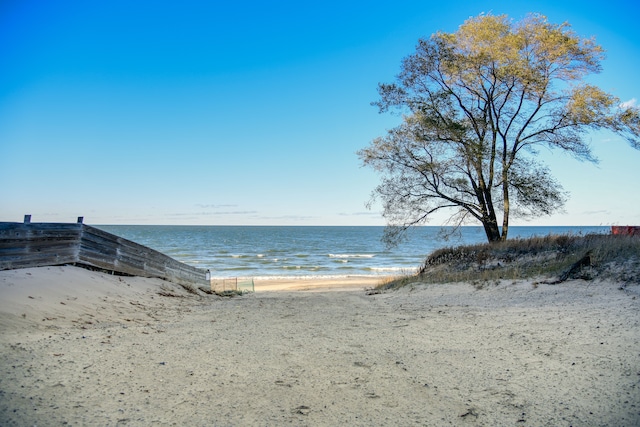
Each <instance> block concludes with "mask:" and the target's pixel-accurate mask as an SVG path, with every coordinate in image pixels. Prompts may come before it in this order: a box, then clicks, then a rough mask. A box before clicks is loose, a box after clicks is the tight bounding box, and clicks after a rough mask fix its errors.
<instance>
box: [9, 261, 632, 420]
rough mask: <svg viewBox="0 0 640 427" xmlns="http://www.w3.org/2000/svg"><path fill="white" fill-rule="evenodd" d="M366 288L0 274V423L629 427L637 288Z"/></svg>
mask: <svg viewBox="0 0 640 427" xmlns="http://www.w3.org/2000/svg"><path fill="white" fill-rule="evenodd" d="M374 284H375V283H371V281H368V282H367V281H365V280H362V279H358V278H353V279H350V280H347V281H340V282H327V281H313V280H311V281H292V282H274V281H268V283H256V292H255V293H252V294H246V295H243V296H240V297H231V298H230V297H218V296H213V295H200V296H195V295H192V294H189V293H187V292H186V291H185V290H184V289H182V288H181V287H179V286H176V285H174V284H171V283H168V282H164V281H161V280H157V279H144V278H138V277H119V276H111V275H106V274H103V273H99V272H94V271H89V270H84V269H80V268H75V267H42V268H29V269H22V270H8V271H0V425H3V426H14V425H15V426H24V425H41V426H44V425H132V426H147V425H220V426H246V425H257V426H274V425H296V426H336V425H354V426H355V425H357V426H383V425H391V426H414V425H430V426H449V425H453V426H458V425H462V426H464V425H473V426H635V425H640V298H638V297H639V295H640V287H638V286H635V285H634V286H631V285H627V286H622V285H621V284H619V283H613V282H606V281H593V282H585V281H580V280H577V281H575V280H574V281H568V282H565V283H562V284H558V285H546V284H534V283H532V282H530V281H520V282H512V281H509V282H501V283H499V284H486V285H484V286H483V287H481V288H479V287H474V286H472V285H470V284H464V283H461V284H448V285H414V286H408V287H406V288H403V289H401V290H399V291H395V292H387V293H380V294H372V295H369V294H368V293H367V292H365V291H364V288H367V287H370V286H372V285H374ZM170 295H172V296H170Z"/></svg>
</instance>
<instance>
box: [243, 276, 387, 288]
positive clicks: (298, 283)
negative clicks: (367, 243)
mask: <svg viewBox="0 0 640 427" xmlns="http://www.w3.org/2000/svg"><path fill="white" fill-rule="evenodd" d="M388 279H389V277H387V276H345V277H322V278H316V277H310V276H309V277H293V278H284V277H274V278H258V279H254V287H255V291H256V292H268V291H346V290H364V289H367V288H373V287H375V286H376V285H378V284H380V283H382V282H384V281H385V280H388Z"/></svg>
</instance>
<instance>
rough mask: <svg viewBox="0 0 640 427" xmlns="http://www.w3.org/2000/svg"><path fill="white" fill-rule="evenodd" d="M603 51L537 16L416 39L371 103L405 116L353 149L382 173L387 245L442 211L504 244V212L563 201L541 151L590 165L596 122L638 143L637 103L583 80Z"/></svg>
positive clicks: (537, 210)
mask: <svg viewBox="0 0 640 427" xmlns="http://www.w3.org/2000/svg"><path fill="white" fill-rule="evenodd" d="M603 52H604V51H603V49H602V48H601V47H600V46H599V45H597V44H596V43H595V40H594V39H585V38H580V37H578V36H577V35H575V34H574V32H573V31H572V30H571V27H570V25H569V24H567V23H563V24H560V25H554V24H551V23H549V22H548V21H547V19H546V18H545V17H544V16H541V15H537V14H531V15H528V16H527V17H525V18H524V19H523V20H521V21H519V22H516V23H514V22H512V21H511V20H510V19H509V18H508V17H507V16H506V15H500V16H494V15H480V16H478V17H474V18H470V19H469V20H467V21H466V22H465V23H464V24H463V25H461V26H460V27H459V29H458V31H457V32H455V33H443V32H438V33H435V34H433V35H432V36H431V38H429V39H421V40H419V42H418V45H417V47H416V52H415V53H414V54H412V55H410V56H409V57H407V58H405V59H404V60H403V62H402V67H401V72H400V74H399V75H398V76H397V80H396V82H395V83H392V84H380V85H379V87H378V91H379V94H380V100H379V101H377V102H375V103H373V105H377V106H378V107H379V109H380V112H386V111H388V110H389V109H391V108H396V109H400V110H401V111H403V112H404V113H405V115H404V117H403V121H402V124H401V125H399V126H398V127H397V128H395V129H392V130H390V131H389V132H388V133H387V135H385V136H383V137H380V138H377V139H375V140H373V141H372V142H371V144H370V145H369V146H368V147H367V148H365V149H362V150H360V151H358V156H359V157H360V158H361V160H362V161H363V164H364V165H366V166H371V167H373V168H374V169H375V170H377V171H378V172H380V173H381V174H382V181H381V183H380V184H379V185H378V186H377V188H376V189H375V190H374V192H373V200H375V199H380V200H381V201H382V205H383V216H384V217H385V219H386V221H387V225H388V226H387V228H386V232H385V237H384V239H385V240H386V241H387V243H389V244H394V243H397V241H398V240H399V239H401V237H402V236H403V234H404V232H405V231H406V230H407V229H408V228H409V227H411V226H413V225H418V224H421V223H424V222H425V221H427V220H428V219H429V218H430V217H431V216H432V214H433V213H435V212H436V211H440V210H443V209H450V210H451V209H453V210H452V212H453V213H452V214H451V216H450V221H451V223H453V224H454V225H456V226H459V225H462V224H464V223H467V222H470V221H479V222H480V223H481V224H482V225H483V227H484V231H485V233H486V237H487V240H488V241H489V242H495V241H499V240H505V239H506V238H507V235H508V231H509V219H510V217H511V216H519V217H527V216H539V215H548V214H551V213H552V212H554V211H556V210H557V209H559V208H561V207H562V206H563V204H564V202H565V200H566V194H565V192H564V190H563V189H562V187H561V186H560V184H559V183H558V182H556V180H555V179H554V178H553V177H552V176H551V174H550V172H549V170H548V169H547V168H546V167H545V166H544V165H543V164H540V163H539V162H538V161H536V159H535V155H536V153H537V149H539V148H541V147H550V148H552V149H558V150H562V151H565V152H567V153H569V154H571V155H572V156H573V157H575V158H577V159H579V160H586V161H592V162H595V161H597V160H596V159H595V158H594V157H593V156H592V153H591V150H590V146H589V140H588V137H589V133H590V132H591V131H594V130H600V129H608V130H610V131H613V132H616V133H618V134H620V135H622V136H623V137H624V138H626V139H627V141H628V142H629V143H630V144H631V145H632V146H634V147H635V148H640V139H639V136H640V110H639V109H638V108H635V107H633V106H628V105H625V104H622V103H621V102H620V100H619V99H618V98H616V97H614V96H612V95H610V94H608V93H605V92H604V91H602V90H601V89H600V88H598V87H596V86H592V85H589V84H587V83H585V82H584V80H585V78H586V77H587V76H588V75H590V74H592V73H598V72H599V71H600V70H601V66H600V61H601V60H602V59H603V57H604V53H603ZM450 212H451V211H450ZM499 219H501V229H500V226H499Z"/></svg>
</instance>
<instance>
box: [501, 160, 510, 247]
mask: <svg viewBox="0 0 640 427" xmlns="http://www.w3.org/2000/svg"><path fill="white" fill-rule="evenodd" d="M502 170H503V172H502V198H503V199H504V204H503V212H502V237H501V240H507V235H508V234H509V185H508V184H507V178H508V177H507V171H506V170H505V166H504V165H503V167H502Z"/></svg>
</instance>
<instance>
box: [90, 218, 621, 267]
mask: <svg viewBox="0 0 640 427" xmlns="http://www.w3.org/2000/svg"><path fill="white" fill-rule="evenodd" d="M96 227H97V228H100V229H102V230H104V231H107V232H109V233H112V234H116V235H118V236H121V237H124V238H125V239H128V240H132V241H134V242H136V243H139V244H142V245H145V246H148V247H150V248H152V249H155V250H157V251H159V252H162V253H164V254H166V255H169V256H170V257H172V258H174V259H176V260H178V261H181V262H184V263H186V264H189V265H192V266H194V267H198V268H202V269H207V270H209V271H210V273H211V277H212V278H214V279H215V278H233V277H241V278H249V277H251V278H255V279H269V278H273V279H277V278H284V279H288V278H300V279H303V278H341V277H350V276H394V275H401V274H412V273H415V272H416V271H417V270H418V269H419V268H420V266H421V265H422V264H423V263H424V260H425V259H426V257H427V255H428V254H430V253H431V252H433V251H435V250H436V249H440V248H444V247H455V246H460V245H467V244H476V243H483V242H485V241H486V237H485V235H484V231H483V229H482V227H473V226H466V227H461V228H460V230H459V232H458V233H454V234H451V231H452V229H451V228H447V227H434V226H422V227H415V228H413V229H411V230H410V231H409V233H408V235H407V240H406V241H405V242H404V243H401V244H400V245H398V246H396V247H394V248H387V247H385V245H384V243H383V242H382V240H381V239H382V235H383V231H384V227H382V226H380V227H376V226H197V225H99V226H96ZM609 231H610V228H609V227H604V226H593V227H527V226H512V227H510V228H509V238H528V237H532V236H545V235H548V234H575V235H580V234H591V233H609Z"/></svg>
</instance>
